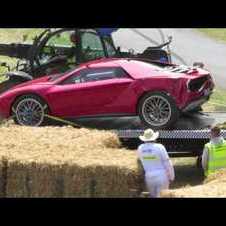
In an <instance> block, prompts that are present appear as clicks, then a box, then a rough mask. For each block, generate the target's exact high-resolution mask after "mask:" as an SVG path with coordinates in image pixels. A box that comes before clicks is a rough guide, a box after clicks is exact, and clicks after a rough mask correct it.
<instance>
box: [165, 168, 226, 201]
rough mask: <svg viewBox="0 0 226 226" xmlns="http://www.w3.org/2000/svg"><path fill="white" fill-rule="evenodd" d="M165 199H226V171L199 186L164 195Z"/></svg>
mask: <svg viewBox="0 0 226 226" xmlns="http://www.w3.org/2000/svg"><path fill="white" fill-rule="evenodd" d="M163 197H189V198H205V197H208V198H215V197H224V198H225V197H226V170H225V169H223V170H219V171H218V172H216V173H214V174H212V175H210V176H209V177H208V178H206V179H205V181H204V183H203V184H201V185H198V186H186V187H182V188H179V189H173V190H170V191H167V192H164V193H163Z"/></svg>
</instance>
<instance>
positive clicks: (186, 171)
mask: <svg viewBox="0 0 226 226" xmlns="http://www.w3.org/2000/svg"><path fill="white" fill-rule="evenodd" d="M174 169H175V176H176V178H175V181H174V182H173V183H172V184H171V186H170V188H171V189H175V188H180V187H184V186H195V185H200V184H202V183H203V181H204V175H203V171H202V169H200V168H198V167H197V166H196V164H195V163H194V164H186V165H175V166H174Z"/></svg>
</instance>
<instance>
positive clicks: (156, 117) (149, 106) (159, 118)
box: [138, 92, 179, 130]
mask: <svg viewBox="0 0 226 226" xmlns="http://www.w3.org/2000/svg"><path fill="white" fill-rule="evenodd" d="M138 114H139V117H140V119H141V121H142V122H143V124H144V125H145V126H147V127H151V128H153V129H156V130H159V129H165V128H170V127H171V126H172V125H173V124H174V123H175V122H176V121H177V120H178V118H179V110H178V108H177V106H176V103H175V101H174V100H173V99H172V98H171V97H170V96H169V95H167V94H165V93H163V92H152V93H148V94H146V95H145V96H144V97H142V99H141V100H140V102H139V105H138Z"/></svg>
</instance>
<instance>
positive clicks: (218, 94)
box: [203, 88, 226, 112]
mask: <svg viewBox="0 0 226 226" xmlns="http://www.w3.org/2000/svg"><path fill="white" fill-rule="evenodd" d="M203 109H204V111H207V112H213V111H215V112H216V111H226V90H223V89H220V88H218V89H216V90H214V92H213V95H212V96H211V98H210V100H209V101H208V102H207V103H206V104H205V105H204V106H203Z"/></svg>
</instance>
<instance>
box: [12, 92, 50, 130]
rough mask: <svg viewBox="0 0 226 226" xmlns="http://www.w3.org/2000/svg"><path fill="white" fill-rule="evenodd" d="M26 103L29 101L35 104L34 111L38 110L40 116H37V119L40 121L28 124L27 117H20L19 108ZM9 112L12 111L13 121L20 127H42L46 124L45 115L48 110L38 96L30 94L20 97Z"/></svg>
mask: <svg viewBox="0 0 226 226" xmlns="http://www.w3.org/2000/svg"><path fill="white" fill-rule="evenodd" d="M26 101H31V102H32V101H33V103H34V104H37V107H36V108H35V109H38V110H39V109H40V110H39V111H38V112H39V113H40V116H39V115H38V117H40V120H38V119H37V122H36V121H33V122H30V123H29V122H27V123H26V119H28V118H29V115H28V116H24V117H23V118H22V116H21V115H20V112H19V110H20V106H22V105H23V104H26ZM29 103H30V102H29ZM21 109H22V108H21ZM11 111H12V116H13V120H14V122H15V123H16V124H18V125H21V126H43V125H45V124H46V123H47V120H46V117H45V114H48V113H49V108H48V105H47V104H46V103H45V101H43V100H42V99H41V98H40V97H39V96H37V95H32V94H30V95H23V96H20V97H19V98H18V99H17V100H16V101H15V102H14V104H13V106H12V109H11ZM28 114H29V113H28ZM26 117H27V118H26ZM30 117H33V116H30Z"/></svg>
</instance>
